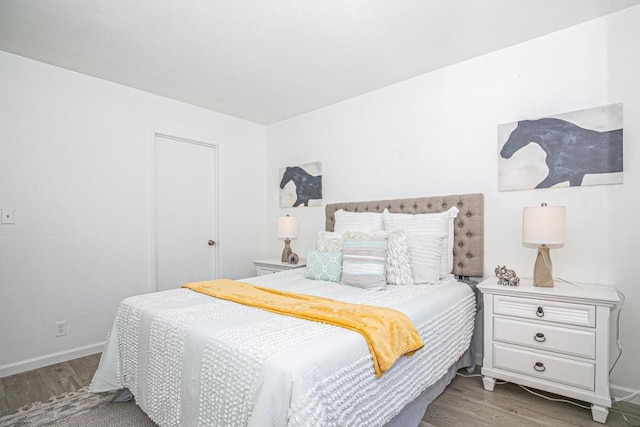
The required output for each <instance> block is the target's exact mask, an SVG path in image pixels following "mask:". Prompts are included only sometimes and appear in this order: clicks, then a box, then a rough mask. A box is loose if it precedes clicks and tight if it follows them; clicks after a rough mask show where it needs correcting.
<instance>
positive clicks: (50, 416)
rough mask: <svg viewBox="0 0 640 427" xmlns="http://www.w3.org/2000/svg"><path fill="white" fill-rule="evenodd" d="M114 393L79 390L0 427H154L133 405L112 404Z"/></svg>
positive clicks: (1, 420) (26, 411)
mask: <svg viewBox="0 0 640 427" xmlns="http://www.w3.org/2000/svg"><path fill="white" fill-rule="evenodd" d="M114 394H115V393H100V394H94V393H89V392H88V390H87V389H80V390H78V391H76V392H73V393H66V394H64V395H62V396H58V397H54V398H52V399H50V400H49V402H46V403H41V402H38V403H35V404H34V405H32V406H30V407H28V408H25V409H22V410H20V412H18V413H17V414H13V415H7V416H5V417H2V418H0V427H22V426H32V427H35V426H64V427H113V426H118V427H154V426H155V424H154V423H153V422H152V421H151V420H150V419H149V417H147V415H146V414H145V413H144V412H143V411H142V410H141V409H140V408H139V407H138V405H136V404H135V403H134V402H133V401H129V402H121V403H114V402H111V399H112V398H113V396H114Z"/></svg>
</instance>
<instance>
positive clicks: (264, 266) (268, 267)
mask: <svg viewBox="0 0 640 427" xmlns="http://www.w3.org/2000/svg"><path fill="white" fill-rule="evenodd" d="M253 264H254V265H255V266H256V274H257V275H258V276H265V275H267V274H273V273H278V272H280V271H286V270H293V269H294V268H304V267H305V266H306V265H307V264H306V263H305V261H304V260H303V259H301V260H300V261H299V262H298V263H297V264H289V263H288V262H282V261H280V259H278V258H269V259H259V260H255V261H253Z"/></svg>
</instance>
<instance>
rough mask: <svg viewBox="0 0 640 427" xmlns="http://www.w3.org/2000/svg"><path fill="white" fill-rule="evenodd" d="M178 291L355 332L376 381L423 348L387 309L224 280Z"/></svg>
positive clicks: (404, 319)
mask: <svg viewBox="0 0 640 427" xmlns="http://www.w3.org/2000/svg"><path fill="white" fill-rule="evenodd" d="M182 287H183V288H188V289H191V290H193V291H196V292H200V293H203V294H206V295H210V296H213V297H216V298H220V299H224V300H228V301H233V302H237V303H239V304H244V305H249V306H252V307H257V308H261V309H263V310H267V311H271V312H274V313H278V314H284V315H288V316H293V317H299V318H301V319H307V320H313V321H316V322H322V323H328V324H331V325H335V326H341V327H343V328H346V329H351V330H352V331H356V332H359V333H360V334H362V335H363V336H364V338H365V339H366V340H367V345H368V346H369V351H370V352H371V356H372V357H373V366H374V368H375V371H376V377H378V378H379V377H380V376H382V373H383V372H385V371H387V370H389V369H390V368H391V367H392V366H393V364H394V363H395V362H396V361H397V360H398V359H399V358H400V356H403V355H407V356H411V355H413V354H414V353H415V352H416V351H417V350H420V349H421V348H422V347H423V346H424V343H423V342H422V339H421V338H420V335H419V334H418V331H417V330H416V328H415V326H413V323H411V320H410V319H409V318H408V317H407V316H405V315H404V313H401V312H399V311H397V310H393V309H390V308H384V307H374V306H369V305H360V304H350V303H346V302H342V301H336V300H332V299H329V298H321V297H315V296H311V295H304V294H295V293H291V292H283V291H279V290H276V289H270V288H263V287H260V286H254V285H250V284H248V283H243V282H236V281H234V280H227V279H221V280H210V281H205V282H194V283H187V284H186V285H183V286H182Z"/></svg>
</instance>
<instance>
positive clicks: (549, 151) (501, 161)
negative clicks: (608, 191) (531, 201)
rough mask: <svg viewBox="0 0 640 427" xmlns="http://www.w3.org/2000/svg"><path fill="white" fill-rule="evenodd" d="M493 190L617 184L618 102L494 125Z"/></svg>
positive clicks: (619, 162)
mask: <svg viewBox="0 0 640 427" xmlns="http://www.w3.org/2000/svg"><path fill="white" fill-rule="evenodd" d="M498 150H499V154H498V190H499V191H509V190H528V189H534V188H555V187H569V186H570V187H574V186H581V185H600V184H621V183H622V172H623V163H622V103H618V104H611V105H605V106H602V107H596V108H589V109H586V110H579V111H574V112H571V113H564V114H558V115H555V116H549V117H544V118H540V119H532V120H520V121H518V122H513V123H506V124H502V125H499V126H498Z"/></svg>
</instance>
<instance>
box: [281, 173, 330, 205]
mask: <svg viewBox="0 0 640 427" xmlns="http://www.w3.org/2000/svg"><path fill="white" fill-rule="evenodd" d="M289 181H293V183H294V184H295V186H296V196H297V198H296V201H295V203H294V204H293V207H294V208H295V207H296V206H300V205H301V204H304V205H305V206H309V200H311V199H314V200H316V199H322V175H318V176H313V175H309V174H308V173H307V171H305V170H304V169H302V168H301V167H298V166H290V167H287V169H286V170H285V171H284V175H282V181H280V189H283V188H284V187H285V185H287V184H288V183H289Z"/></svg>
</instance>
